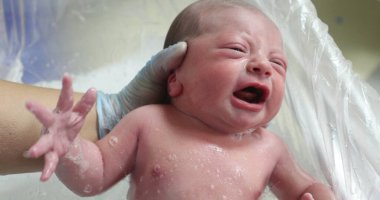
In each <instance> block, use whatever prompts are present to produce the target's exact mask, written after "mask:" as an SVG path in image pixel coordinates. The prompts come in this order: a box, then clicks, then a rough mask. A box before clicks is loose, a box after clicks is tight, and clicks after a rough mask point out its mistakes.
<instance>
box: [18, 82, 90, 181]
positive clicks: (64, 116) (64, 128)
mask: <svg viewBox="0 0 380 200" xmlns="http://www.w3.org/2000/svg"><path fill="white" fill-rule="evenodd" d="M95 100H96V91H95V89H89V90H88V91H87V92H86V93H85V94H84V95H83V97H82V98H81V100H80V101H79V102H78V103H76V105H75V106H73V104H74V98H73V89H72V80H71V78H70V77H69V76H68V75H65V76H64V77H63V79H62V90H61V94H60V97H59V100H58V103H57V106H56V108H55V109H54V110H53V111H50V110H49V109H48V108H46V107H45V106H42V105H39V104H38V103H35V102H27V103H26V108H27V109H28V110H29V111H30V112H32V113H33V114H34V116H35V117H36V118H37V119H38V120H39V121H40V122H41V123H42V125H43V129H42V130H41V133H42V134H41V137H40V138H39V140H38V141H37V142H36V143H35V144H34V145H33V146H32V147H30V149H29V150H28V151H26V152H25V154H24V156H25V157H27V158H38V157H40V156H42V155H44V159H45V165H44V168H43V171H42V175H41V178H40V179H41V180H42V181H46V180H48V179H49V178H50V176H51V175H52V174H53V173H54V171H55V169H56V166H57V164H58V161H59V158H60V157H62V156H64V155H65V154H66V153H67V152H68V151H69V150H70V147H71V146H72V144H73V142H74V141H75V140H76V138H77V136H78V133H79V131H80V129H81V128H82V126H83V124H84V120H85V117H86V115H87V114H88V112H89V111H90V110H91V108H92V106H93V105H94V103H95Z"/></svg>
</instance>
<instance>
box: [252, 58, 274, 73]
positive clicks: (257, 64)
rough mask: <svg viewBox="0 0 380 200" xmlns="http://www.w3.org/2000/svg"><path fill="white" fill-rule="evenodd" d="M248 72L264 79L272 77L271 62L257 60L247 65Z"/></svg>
mask: <svg viewBox="0 0 380 200" xmlns="http://www.w3.org/2000/svg"><path fill="white" fill-rule="evenodd" d="M246 70H247V72H248V73H251V74H256V75H259V76H263V77H270V76H272V66H271V64H270V62H269V61H266V60H256V61H251V62H249V63H247V65H246Z"/></svg>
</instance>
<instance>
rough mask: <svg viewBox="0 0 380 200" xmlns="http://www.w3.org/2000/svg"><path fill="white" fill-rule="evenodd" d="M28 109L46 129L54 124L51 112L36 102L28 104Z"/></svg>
mask: <svg viewBox="0 0 380 200" xmlns="http://www.w3.org/2000/svg"><path fill="white" fill-rule="evenodd" d="M26 108H27V109H28V110H29V111H30V112H31V113H33V115H34V116H35V117H36V118H37V119H38V121H40V122H41V124H42V125H43V126H44V127H49V126H51V125H52V124H53V123H54V117H53V113H52V112H51V110H49V109H48V108H46V107H45V106H42V105H40V104H38V103H35V102H31V101H29V102H26Z"/></svg>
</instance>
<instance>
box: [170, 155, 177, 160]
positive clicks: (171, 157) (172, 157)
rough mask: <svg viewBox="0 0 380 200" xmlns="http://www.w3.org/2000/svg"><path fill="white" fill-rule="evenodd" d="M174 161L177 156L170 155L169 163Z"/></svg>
mask: <svg viewBox="0 0 380 200" xmlns="http://www.w3.org/2000/svg"><path fill="white" fill-rule="evenodd" d="M175 160H177V155H175V154H170V155H169V161H175Z"/></svg>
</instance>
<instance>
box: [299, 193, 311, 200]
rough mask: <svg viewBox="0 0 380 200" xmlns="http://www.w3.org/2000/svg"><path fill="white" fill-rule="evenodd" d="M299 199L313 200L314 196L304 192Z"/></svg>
mask: <svg viewBox="0 0 380 200" xmlns="http://www.w3.org/2000/svg"><path fill="white" fill-rule="evenodd" d="M300 200H314V197H313V195H311V194H310V193H304V194H303V195H302V197H301V199H300Z"/></svg>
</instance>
